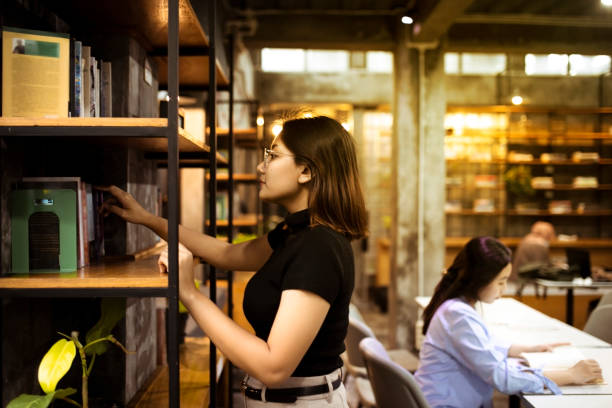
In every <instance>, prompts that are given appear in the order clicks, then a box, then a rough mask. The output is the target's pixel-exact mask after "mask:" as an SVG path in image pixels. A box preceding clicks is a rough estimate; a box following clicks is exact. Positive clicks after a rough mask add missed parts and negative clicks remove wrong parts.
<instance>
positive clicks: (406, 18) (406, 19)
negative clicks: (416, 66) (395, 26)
mask: <svg viewBox="0 0 612 408" xmlns="http://www.w3.org/2000/svg"><path fill="white" fill-rule="evenodd" d="M602 1H612V0H602ZM402 23H404V24H412V23H414V20H413V19H412V17H410V16H403V17H402Z"/></svg>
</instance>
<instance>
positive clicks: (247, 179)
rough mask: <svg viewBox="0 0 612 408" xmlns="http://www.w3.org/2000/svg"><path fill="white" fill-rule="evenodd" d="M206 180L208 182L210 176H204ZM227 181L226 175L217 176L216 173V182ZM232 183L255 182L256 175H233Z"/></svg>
mask: <svg viewBox="0 0 612 408" xmlns="http://www.w3.org/2000/svg"><path fill="white" fill-rule="evenodd" d="M206 180H210V175H209V174H207V175H206ZM228 180H229V175H227V174H218V173H217V181H223V182H226V181H228ZM234 181H238V182H256V181H257V174H247V173H235V174H234Z"/></svg>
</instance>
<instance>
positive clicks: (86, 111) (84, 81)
mask: <svg viewBox="0 0 612 408" xmlns="http://www.w3.org/2000/svg"><path fill="white" fill-rule="evenodd" d="M90 60H91V47H90V46H88V45H83V47H82V55H81V87H82V95H81V100H82V103H81V108H82V109H81V117H83V118H88V117H89V116H90V112H91V108H90V103H91V72H90V68H89V67H90V65H91V61H90Z"/></svg>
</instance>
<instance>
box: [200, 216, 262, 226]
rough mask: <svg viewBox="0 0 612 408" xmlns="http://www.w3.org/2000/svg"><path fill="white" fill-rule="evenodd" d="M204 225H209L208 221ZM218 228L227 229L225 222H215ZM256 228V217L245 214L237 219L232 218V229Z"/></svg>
mask: <svg viewBox="0 0 612 408" xmlns="http://www.w3.org/2000/svg"><path fill="white" fill-rule="evenodd" d="M206 225H209V221H206ZM217 226H218V227H227V226H228V222H227V220H217ZM255 226H257V215H255V214H246V215H241V216H238V217H234V227H255Z"/></svg>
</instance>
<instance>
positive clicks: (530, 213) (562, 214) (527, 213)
mask: <svg viewBox="0 0 612 408" xmlns="http://www.w3.org/2000/svg"><path fill="white" fill-rule="evenodd" d="M506 214H508V215H514V216H545V217H601V216H608V215H612V210H591V211H582V212H578V211H571V212H560V213H558V212H551V211H548V210H507V211H506Z"/></svg>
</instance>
